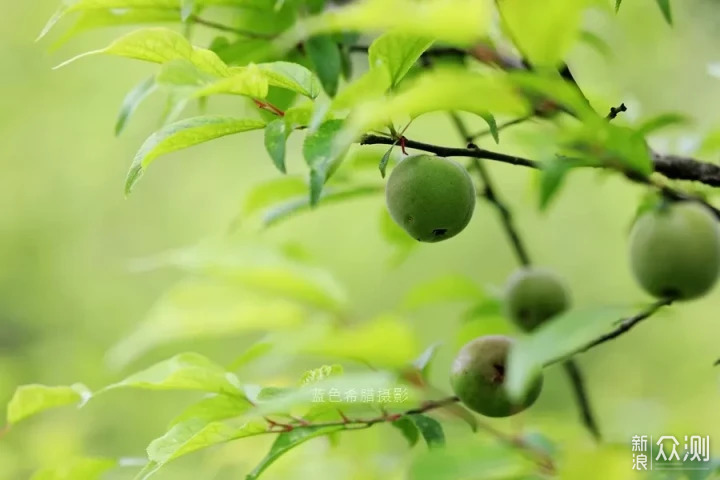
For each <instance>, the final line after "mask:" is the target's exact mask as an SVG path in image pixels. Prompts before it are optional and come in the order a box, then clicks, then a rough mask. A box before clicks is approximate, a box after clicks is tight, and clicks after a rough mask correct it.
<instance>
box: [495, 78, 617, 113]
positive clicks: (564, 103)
mask: <svg viewBox="0 0 720 480" xmlns="http://www.w3.org/2000/svg"><path fill="white" fill-rule="evenodd" d="M508 79H509V80H510V81H511V82H512V83H514V84H515V85H516V86H517V87H518V88H520V89H521V90H523V91H524V92H525V95H526V96H529V97H530V98H537V97H540V98H541V99H543V100H551V101H553V102H554V103H556V104H558V106H560V107H562V108H564V109H567V110H569V111H570V112H572V113H573V114H574V115H576V116H578V117H580V118H581V119H582V120H587V121H594V122H598V121H600V120H602V121H603V122H605V123H607V121H606V120H605V118H604V117H598V114H597V113H596V112H595V111H594V110H593V109H592V108H591V107H590V104H589V103H588V102H587V100H586V99H585V97H584V96H583V95H582V93H581V92H580V90H578V88H577V87H575V86H574V85H571V84H569V83H568V82H566V81H565V80H564V79H563V78H562V77H560V75H559V74H555V73H552V74H551V73H548V72H544V73H543V74H538V73H533V72H530V73H528V72H512V73H510V74H508Z"/></svg>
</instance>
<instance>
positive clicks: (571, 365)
mask: <svg viewBox="0 0 720 480" xmlns="http://www.w3.org/2000/svg"><path fill="white" fill-rule="evenodd" d="M563 368H565V372H566V373H567V375H568V378H569V379H570V385H571V386H572V388H573V393H574V394H575V401H576V403H577V404H578V406H579V407H580V416H581V418H582V422H583V425H585V428H586V429H587V430H588V431H589V432H590V434H591V435H592V436H593V438H594V439H595V440H596V441H599V440H600V438H601V435H600V428H599V427H598V425H597V422H596V421H595V417H594V415H593V413H592V408H591V406H590V397H589V396H588V394H587V389H586V388H585V380H584V379H583V375H582V371H581V370H580V366H579V365H578V364H577V362H576V361H575V360H572V359H570V360H567V361H565V362H563Z"/></svg>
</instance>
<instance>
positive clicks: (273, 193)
mask: <svg viewBox="0 0 720 480" xmlns="http://www.w3.org/2000/svg"><path fill="white" fill-rule="evenodd" d="M307 192H308V185H307V182H306V181H305V179H303V178H300V177H293V176H287V177H277V178H272V179H270V180H268V181H266V182H263V183H259V184H256V185H255V186H254V187H253V188H252V189H251V190H250V191H249V192H248V194H247V196H246V197H245V201H244V203H243V208H242V213H243V215H246V216H250V215H252V214H254V213H256V212H258V211H261V210H263V209H266V208H268V207H271V206H273V205H276V204H278V203H280V202H284V201H287V200H288V199H292V200H297V199H298V198H301V199H307Z"/></svg>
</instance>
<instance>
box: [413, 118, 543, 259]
mask: <svg viewBox="0 0 720 480" xmlns="http://www.w3.org/2000/svg"><path fill="white" fill-rule="evenodd" d="M450 118H451V119H452V121H453V123H454V124H455V128H456V129H457V131H458V132H459V133H460V135H461V136H462V137H463V140H464V141H465V142H466V143H467V144H468V149H469V150H479V147H478V146H477V145H475V144H474V143H472V140H473V137H472V135H471V134H470V132H469V130H468V129H467V127H466V126H465V123H464V122H463V121H462V119H461V118H460V116H459V115H458V114H457V113H454V112H453V113H451V114H450ZM406 146H407V144H406ZM472 160H473V167H474V168H475V170H476V171H477V172H478V175H479V176H480V179H481V180H482V183H483V186H484V192H483V197H484V198H485V199H486V200H487V201H488V202H490V203H491V204H492V205H493V206H495V208H496V209H497V211H498V214H499V215H500V221H501V222H502V225H503V229H504V230H505V233H506V234H507V237H508V238H509V239H510V244H511V245H512V247H513V251H514V252H515V255H516V256H517V259H518V262H519V263H520V264H521V265H524V266H528V265H530V255H528V252H527V249H526V248H525V245H524V244H523V241H522V239H521V238H520V234H519V233H518V230H517V228H516V227H515V224H514V222H513V217H512V212H511V211H510V209H509V208H508V207H507V205H505V203H504V202H503V201H502V199H500V197H499V196H498V193H497V191H496V190H495V186H494V185H493V180H492V178H491V177H490V172H488V170H487V168H485V165H484V164H483V163H482V162H481V161H480V159H478V158H473V159H472Z"/></svg>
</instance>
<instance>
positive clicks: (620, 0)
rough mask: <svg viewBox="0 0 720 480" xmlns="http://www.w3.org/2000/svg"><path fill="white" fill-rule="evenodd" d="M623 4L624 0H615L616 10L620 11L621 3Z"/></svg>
mask: <svg viewBox="0 0 720 480" xmlns="http://www.w3.org/2000/svg"><path fill="white" fill-rule="evenodd" d="M621 4H622V0H615V12H616V13H617V12H619V11H620V5H621Z"/></svg>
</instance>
